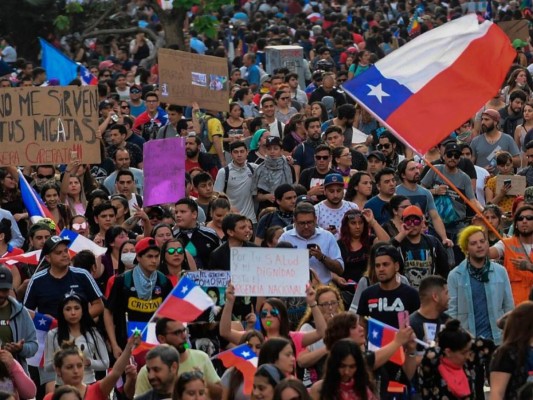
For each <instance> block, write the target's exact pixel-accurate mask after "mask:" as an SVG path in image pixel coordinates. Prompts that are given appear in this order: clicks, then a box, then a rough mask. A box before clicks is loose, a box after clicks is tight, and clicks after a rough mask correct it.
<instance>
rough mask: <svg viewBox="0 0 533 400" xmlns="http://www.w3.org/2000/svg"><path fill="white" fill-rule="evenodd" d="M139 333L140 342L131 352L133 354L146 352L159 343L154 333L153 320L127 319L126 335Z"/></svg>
mask: <svg viewBox="0 0 533 400" xmlns="http://www.w3.org/2000/svg"><path fill="white" fill-rule="evenodd" d="M131 335H140V336H141V344H140V345H139V346H137V347H135V348H134V349H133V351H132V352H131V353H132V354H133V355H134V356H138V355H140V354H142V353H147V352H148V351H150V350H151V349H153V348H154V347H155V346H157V345H158V344H159V341H158V340H157V336H156V334H155V322H136V321H128V336H131Z"/></svg>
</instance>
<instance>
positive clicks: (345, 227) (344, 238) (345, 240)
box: [340, 210, 372, 250]
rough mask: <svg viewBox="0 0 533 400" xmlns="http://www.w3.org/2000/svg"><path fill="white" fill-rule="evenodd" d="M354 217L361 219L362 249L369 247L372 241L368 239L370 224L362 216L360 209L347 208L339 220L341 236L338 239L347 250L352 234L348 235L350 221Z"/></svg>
mask: <svg viewBox="0 0 533 400" xmlns="http://www.w3.org/2000/svg"><path fill="white" fill-rule="evenodd" d="M355 218H361V221H363V232H362V233H361V244H362V245H363V248H364V249H367V250H368V249H370V246H372V242H371V241H370V226H369V225H368V222H367V220H366V219H365V217H363V213H362V212H361V211H360V210H348V211H346V213H345V214H344V217H342V221H341V237H340V241H341V242H342V244H344V246H346V249H347V250H350V247H351V246H350V245H351V240H352V236H351V235H350V226H349V224H350V221H351V220H352V219H355Z"/></svg>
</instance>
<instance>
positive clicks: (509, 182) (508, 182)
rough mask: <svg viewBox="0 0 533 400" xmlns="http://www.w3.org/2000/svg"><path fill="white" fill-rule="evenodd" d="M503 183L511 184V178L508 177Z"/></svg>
mask: <svg viewBox="0 0 533 400" xmlns="http://www.w3.org/2000/svg"><path fill="white" fill-rule="evenodd" d="M503 184H504V185H505V186H511V180H510V179H506V180H504V181H503Z"/></svg>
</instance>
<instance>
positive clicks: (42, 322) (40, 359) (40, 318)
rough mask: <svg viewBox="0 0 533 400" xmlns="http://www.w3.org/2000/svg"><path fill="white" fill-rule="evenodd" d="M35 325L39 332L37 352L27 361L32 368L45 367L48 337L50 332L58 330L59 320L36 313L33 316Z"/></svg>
mask: <svg viewBox="0 0 533 400" xmlns="http://www.w3.org/2000/svg"><path fill="white" fill-rule="evenodd" d="M33 324H34V325H35V330H36V332H37V343H38V345H39V346H38V347H37V352H36V353H35V354H34V355H33V357H29V358H28V359H27V360H26V361H27V362H28V365H31V366H32V367H42V366H44V345H45V343H46V335H48V331H50V330H52V329H54V328H57V320H56V319H55V318H52V317H49V316H47V315H44V314H41V313H38V312H36V313H35V315H34V316H33Z"/></svg>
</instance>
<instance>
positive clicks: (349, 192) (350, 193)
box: [344, 171, 370, 201]
mask: <svg viewBox="0 0 533 400" xmlns="http://www.w3.org/2000/svg"><path fill="white" fill-rule="evenodd" d="M363 176H368V177H370V174H369V173H368V172H366V171H357V172H356V173H355V174H353V175H352V177H351V178H350V180H349V181H348V187H347V188H346V194H345V195H344V200H347V201H352V200H353V199H354V198H355V196H356V195H357V190H356V189H355V187H356V186H357V185H359V182H361V178H362V177H363Z"/></svg>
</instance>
